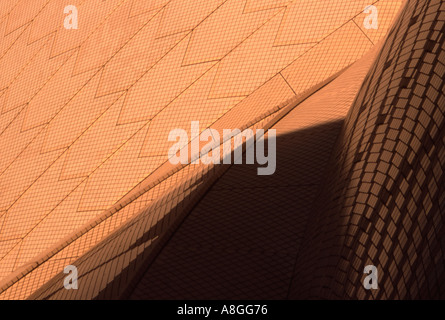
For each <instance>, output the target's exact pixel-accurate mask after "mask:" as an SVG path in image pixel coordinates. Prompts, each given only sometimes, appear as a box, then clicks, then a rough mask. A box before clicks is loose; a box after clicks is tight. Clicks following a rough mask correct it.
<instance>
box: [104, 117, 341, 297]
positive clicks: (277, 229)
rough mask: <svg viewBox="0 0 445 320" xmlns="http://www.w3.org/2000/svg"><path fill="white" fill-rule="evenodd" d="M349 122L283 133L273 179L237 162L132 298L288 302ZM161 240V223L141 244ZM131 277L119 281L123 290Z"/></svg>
mask: <svg viewBox="0 0 445 320" xmlns="http://www.w3.org/2000/svg"><path fill="white" fill-rule="evenodd" d="M342 123H343V122H342V121H337V122H331V123H326V124H323V125H320V126H317V127H311V128H308V129H305V130H301V131H298V132H291V133H286V134H283V135H280V131H279V130H277V152H276V154H277V159H276V162H277V166H276V172H275V174H273V175H270V176H259V175H257V167H258V165H246V164H239V165H232V166H231V167H230V168H229V169H228V170H227V171H226V173H225V174H224V175H223V176H222V177H221V178H220V179H219V180H218V181H217V182H216V183H215V184H214V185H213V187H212V188H210V190H208V191H207V193H206V195H205V197H204V198H203V199H202V200H201V201H200V202H199V204H198V205H197V206H196V207H195V208H194V209H193V210H192V211H191V213H190V214H189V215H188V216H187V218H186V219H185V221H184V222H183V223H182V224H181V226H180V227H179V228H178V229H177V230H176V232H175V233H174V235H173V236H172V237H171V238H170V239H169V241H168V243H167V244H166V245H165V246H164V247H163V248H162V251H161V252H160V253H159V255H158V256H157V257H156V259H154V261H153V262H152V263H150V264H149V265H148V266H147V267H146V270H145V271H144V273H143V274H142V276H141V277H140V278H139V279H138V281H137V283H135V284H134V285H133V286H132V288H134V289H132V291H131V292H128V293H129V295H128V297H129V298H131V299H285V298H287V296H288V288H289V286H290V283H291V279H292V276H293V270H294V265H295V260H296V257H297V254H298V250H299V245H300V242H301V240H302V237H303V235H304V231H305V228H306V222H307V218H308V214H309V213H310V208H311V206H312V204H313V200H314V198H315V196H316V194H317V191H318V189H319V186H320V183H321V181H322V178H323V172H324V171H325V167H326V164H327V162H328V160H329V158H330V154H331V152H332V148H333V145H334V143H335V141H336V138H337V136H338V133H339V131H340V129H341V126H342ZM266 146H267V144H266ZM243 163H245V161H243ZM166 219H167V220H168V219H170V218H169V217H168V216H166V217H164V219H163V220H166ZM156 235H157V233H156V226H155V227H153V228H152V229H150V230H148V231H147V232H146V233H145V235H144V236H143V237H142V238H140V239H138V240H137V241H136V242H137V243H138V244H141V243H142V242H143V241H146V240H149V239H152V238H153V237H154V236H156ZM125 273H126V271H124V272H123V273H122V274H121V275H120V276H118V277H116V278H115V280H114V282H120V284H119V286H121V285H123V283H122V281H123V279H125V278H126V277H127V275H126V274H125ZM109 286H113V284H112V283H110V284H109ZM105 291H108V290H105ZM109 297H110V296H109V295H105V294H102V295H99V296H98V298H109Z"/></svg>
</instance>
